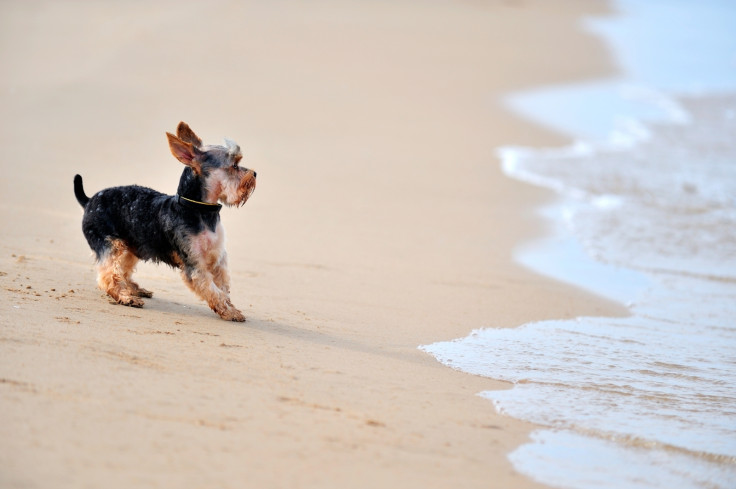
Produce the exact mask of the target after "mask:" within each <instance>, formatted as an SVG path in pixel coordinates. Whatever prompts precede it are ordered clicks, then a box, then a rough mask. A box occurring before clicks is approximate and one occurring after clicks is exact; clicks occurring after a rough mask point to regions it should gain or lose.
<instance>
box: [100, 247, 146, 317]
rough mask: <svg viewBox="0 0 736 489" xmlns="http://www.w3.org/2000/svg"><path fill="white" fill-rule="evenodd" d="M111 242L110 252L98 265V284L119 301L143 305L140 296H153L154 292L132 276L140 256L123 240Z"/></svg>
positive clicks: (134, 305)
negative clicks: (140, 284)
mask: <svg viewBox="0 0 736 489" xmlns="http://www.w3.org/2000/svg"><path fill="white" fill-rule="evenodd" d="M110 244H111V247H110V252H109V253H108V255H107V256H106V257H105V258H104V259H103V260H102V261H101V262H100V263H99V264H98V265H97V272H98V274H97V284H98V285H99V287H100V288H101V289H102V290H104V291H105V292H106V293H107V294H108V295H109V296H110V297H112V298H113V299H115V301H117V302H118V303H120V304H124V305H126V306H133V307H143V301H142V300H141V299H140V297H152V296H153V293H152V292H149V291H147V290H146V289H143V288H141V287H140V286H139V285H138V284H137V283H136V282H134V281H133V279H132V278H131V275H132V274H133V271H134V270H135V266H136V264H137V263H138V257H136V256H135V255H134V254H133V253H131V251H130V250H129V249H128V247H127V246H126V244H125V242H123V241H121V240H111V241H110Z"/></svg>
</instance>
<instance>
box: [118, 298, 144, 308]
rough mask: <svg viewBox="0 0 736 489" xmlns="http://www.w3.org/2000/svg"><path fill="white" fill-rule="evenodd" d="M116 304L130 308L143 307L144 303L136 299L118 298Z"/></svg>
mask: <svg viewBox="0 0 736 489" xmlns="http://www.w3.org/2000/svg"><path fill="white" fill-rule="evenodd" d="M118 304H122V305H124V306H130V307H143V304H145V303H144V302H143V300H142V299H139V298H138V297H132V296H128V297H120V298H119V299H118Z"/></svg>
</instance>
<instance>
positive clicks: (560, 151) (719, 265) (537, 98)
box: [420, 0, 736, 489]
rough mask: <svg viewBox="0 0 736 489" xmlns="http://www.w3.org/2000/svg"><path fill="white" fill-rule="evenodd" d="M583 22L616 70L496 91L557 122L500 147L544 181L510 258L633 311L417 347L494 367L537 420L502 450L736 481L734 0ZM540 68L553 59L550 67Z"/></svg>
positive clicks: (620, 11)
mask: <svg viewBox="0 0 736 489" xmlns="http://www.w3.org/2000/svg"><path fill="white" fill-rule="evenodd" d="M611 5H612V7H613V9H614V10H615V13H614V14H613V15H608V16H605V17H595V18H586V19H584V20H583V22H582V26H581V28H582V29H585V30H586V31H588V32H590V33H591V34H592V35H594V36H598V37H599V38H601V39H602V40H603V41H604V42H605V43H606V44H607V46H608V47H609V49H610V52H611V55H612V57H613V59H614V61H615V63H616V64H617V67H618V71H619V73H620V75H618V76H616V77H613V78H608V79H601V80H591V81H586V82H582V83H576V84H572V85H565V86H552V87H543V88H540V89H536V90H533V91H525V92H521V93H513V94H510V95H509V96H508V98H507V99H506V103H507V105H508V107H509V108H510V109H511V110H513V111H515V112H516V113H518V114H521V115H523V116H524V117H526V118H528V119H529V120H531V121H533V122H535V123H537V124H540V125H543V126H546V127H549V128H552V129H554V130H556V131H558V132H562V133H565V134H567V135H568V136H569V138H570V141H571V143H570V144H569V145H567V146H564V147H555V148H529V147H504V148H499V149H498V154H499V156H500V160H501V164H502V167H503V171H504V172H505V174H506V175H507V176H508V177H510V178H512V179H516V180H521V181H524V182H527V183H528V184H531V185H536V186H540V187H545V188H548V189H553V190H554V191H555V192H556V193H557V195H558V199H557V201H556V202H555V203H554V204H552V205H549V206H547V207H545V208H543V209H539V213H540V215H541V216H543V219H544V220H545V222H546V223H547V224H548V227H549V233H548V235H547V236H545V237H544V238H542V239H540V240H537V241H535V242H530V243H524V244H522V245H520V246H519V247H518V248H517V249H516V250H515V252H514V259H515V260H516V261H517V262H518V263H520V264H522V265H524V266H526V267H529V268H531V269H532V270H535V271H536V272H538V273H540V274H544V275H547V276H551V277H554V278H556V279H558V280H560V281H564V282H568V283H571V284H573V285H576V286H578V287H582V288H584V289H586V290H589V291H592V292H594V293H596V294H598V295H600V296H603V297H606V298H609V299H612V300H615V301H618V302H619V303H621V304H623V305H625V306H626V307H627V308H628V312H629V315H628V316H626V317H578V318H575V319H572V320H570V319H555V318H550V319H549V320H546V321H541V322H535V323H529V324H524V325H520V326H518V327H516V328H510V329H499V328H493V326H494V324H493V318H489V319H488V324H485V325H469V327H468V329H469V330H471V329H473V328H476V329H473V330H472V331H471V332H470V334H469V335H468V336H467V337H465V338H459V339H457V340H454V341H448V342H439V343H434V344H431V345H424V346H421V347H420V348H421V349H422V350H424V351H426V352H428V353H430V354H432V355H434V356H435V357H436V358H437V360H439V361H440V362H442V363H444V364H446V365H447V366H449V367H452V368H454V369H458V370H462V371H465V372H468V373H472V374H476V375H481V376H486V377H489V378H493V379H501V380H505V381H508V382H511V383H512V384H513V387H512V388H511V389H509V390H503V391H488V392H481V393H479V395H480V396H482V397H484V398H486V399H488V401H489V409H495V410H497V411H498V412H500V413H502V414H504V415H508V416H511V417H514V418H518V419H522V420H527V421H530V422H533V423H536V424H537V425H538V426H540V428H539V429H538V430H537V431H535V432H534V433H533V434H532V435H531V441H530V442H529V443H527V444H525V445H522V446H521V447H519V448H518V449H517V450H516V451H514V452H512V453H511V454H510V455H509V458H510V460H511V462H512V464H513V465H514V467H515V468H516V470H518V471H520V472H521V473H523V474H525V475H527V476H529V477H531V478H532V479H535V480H538V481H539V482H542V483H544V484H546V485H550V486H553V487H560V488H571V489H578V488H580V489H592V488H595V489H603V488H668V489H673V488H723V489H733V488H736V1H733V0H698V1H692V0H647V1H641V0H617V1H613V2H611ZM550 69H554V68H553V67H552V66H551V67H550Z"/></svg>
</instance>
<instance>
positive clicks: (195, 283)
mask: <svg viewBox="0 0 736 489" xmlns="http://www.w3.org/2000/svg"><path fill="white" fill-rule="evenodd" d="M182 277H183V279H184V283H186V284H187V286H188V287H189V288H190V289H192V291H193V292H194V293H195V294H197V295H198V296H199V297H200V298H201V299H203V300H204V301H205V302H207V305H208V306H210V309H212V310H213V311H215V313H216V314H217V315H218V316H220V317H221V318H222V319H225V320H227V321H239V322H242V321H245V316H243V313H242V312H240V311H239V310H238V309H236V308H235V306H233V304H232V302H230V297H229V295H228V293H227V292H225V291H224V290H222V289H221V288H220V287H218V285H217V283H216V282H215V275H213V274H212V273H211V272H210V271H209V270H204V271H203V270H186V269H184V270H182ZM218 280H219V279H218Z"/></svg>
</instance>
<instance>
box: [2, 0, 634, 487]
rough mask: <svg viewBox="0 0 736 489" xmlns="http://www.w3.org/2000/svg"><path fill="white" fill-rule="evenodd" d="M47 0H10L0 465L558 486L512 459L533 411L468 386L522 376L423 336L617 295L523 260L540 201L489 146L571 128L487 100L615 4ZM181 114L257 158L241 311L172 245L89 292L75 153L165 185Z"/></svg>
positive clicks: (602, 307)
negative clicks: (212, 304) (505, 170)
mask: <svg viewBox="0 0 736 489" xmlns="http://www.w3.org/2000/svg"><path fill="white" fill-rule="evenodd" d="M44 7H45V8H44V9H41V10H39V11H36V12H33V11H30V10H28V9H27V7H24V6H22V4H20V3H19V4H9V5H4V6H3V7H2V8H3V9H4V10H6V13H7V14H8V15H5V16H4V17H5V18H6V19H9V20H5V22H6V23H8V24H9V25H6V27H7V30H6V31H7V32H8V36H10V38H11V39H15V40H18V45H17V46H15V49H13V50H11V49H9V48H6V49H4V50H3V52H2V57H3V60H4V62H5V63H4V64H6V65H8V66H12V67H13V68H14V69H13V70H11V71H12V73H10V74H9V75H7V77H6V78H5V80H3V86H2V88H3V91H2V94H3V95H2V97H3V101H4V103H5V106H6V107H8V109H7V115H4V116H3V117H2V118H1V119H0V121H1V123H2V126H3V134H4V136H5V138H6V140H5V143H6V145H7V147H8V151H7V155H6V158H4V159H3V163H2V164H3V168H4V169H5V174H6V175H8V174H11V175H13V179H12V181H11V179H7V180H4V181H3V189H2V190H3V192H2V195H0V206H1V207H2V208H3V210H5V211H7V212H5V213H4V216H3V218H2V219H3V224H4V226H3V228H4V229H6V230H8V231H7V233H6V234H5V235H4V237H3V238H2V240H0V267H1V268H0V271H1V272H3V273H2V274H1V275H0V284H1V285H2V286H3V292H2V294H0V307H1V308H2V311H3V316H2V319H0V325H1V326H2V330H3V338H2V342H0V345H1V346H0V348H2V352H3V355H2V358H3V360H2V361H0V378H1V379H2V382H1V383H0V389H3V401H2V403H0V414H2V415H3V416H4V418H5V419H6V420H7V422H6V423H5V426H4V427H3V428H2V432H0V435H2V439H3V440H6V441H5V442H4V443H3V445H2V446H1V447H0V482H2V485H3V486H7V487H24V486H27V487H42V486H45V485H48V483H49V482H50V481H54V482H55V483H56V484H57V486H58V487H71V486H79V485H105V486H106V487H122V486H126V487H129V486H130V485H131V483H132V484H135V485H137V486H145V487H169V486H178V485H183V484H186V485H196V484H199V485H210V486H211V485H218V486H222V487H238V486H240V485H241V484H242V482H243V481H247V482H248V483H249V484H250V485H254V486H266V487H286V486H293V485H299V486H300V487H343V486H345V485H346V484H350V485H351V486H353V487H363V486H365V487H368V486H376V485H379V484H385V485H398V484H402V485H405V486H410V487H427V488H431V487H447V485H448V483H453V484H457V485H461V486H463V487H488V485H489V484H491V485H494V486H498V487H511V486H513V487H520V488H533V487H543V486H541V485H539V484H537V483H535V482H533V481H531V480H530V479H527V478H525V477H523V476H521V475H520V474H518V473H516V472H515V471H514V470H513V469H512V467H511V464H510V462H509V460H508V459H507V454H508V453H510V452H511V451H513V450H514V449H515V448H516V447H518V446H519V445H520V444H522V443H524V442H525V441H526V440H527V439H528V436H529V433H530V432H531V431H532V429H533V426H532V425H530V424H527V423H524V422H520V421H517V420H514V419H511V418H508V417H503V416H500V415H498V414H496V413H495V411H494V409H493V406H492V405H491V404H490V403H489V402H488V401H486V400H484V399H482V398H480V397H478V396H476V394H477V393H479V392H482V391H487V390H494V389H504V388H507V387H508V384H506V383H504V382H500V381H493V380H490V379H486V378H480V377H474V376H471V375H467V374H463V373H460V372H456V371H453V370H452V369H448V368H446V367H444V366H443V365H441V364H440V363H439V362H437V361H435V360H434V358H432V357H431V356H429V355H427V354H425V353H422V352H420V351H418V350H417V346H418V345H422V344H429V343H431V342H436V341H441V340H443V339H452V338H457V337H461V336H464V335H467V333H468V332H469V331H470V330H472V329H474V328H477V327H484V326H487V325H488V323H489V322H492V323H493V324H494V325H497V326H500V327H513V326H517V325H520V324H523V323H527V322H531V321H535V320H541V319H547V318H550V317H555V318H559V317H563V318H564V317H574V316H578V315H615V314H620V313H621V308H620V307H619V306H618V305H616V304H614V303H612V302H607V301H605V300H603V299H600V298H597V297H595V296H592V295H590V294H588V293H586V292H584V291H582V290H579V289H575V288H573V287H571V286H566V285H564V284H560V283H558V282H555V281H553V280H551V279H547V278H543V277H539V276H537V275H535V274H534V273H533V272H530V271H528V270H526V269H524V268H522V267H521V266H519V265H517V264H515V263H514V262H513V261H512V258H511V252H512V250H513V249H514V248H515V247H516V246H517V245H518V244H519V243H522V242H527V241H528V240H529V239H531V238H533V237H534V236H537V237H538V236H540V235H542V234H543V229H541V227H542V224H541V219H540V218H538V217H536V216H535V215H534V209H536V208H538V206H539V205H540V204H541V203H543V202H545V201H549V200H550V199H552V198H553V197H552V194H551V192H547V191H544V190H540V189H537V188H533V187H531V186H528V185H526V184H522V183H519V182H514V181H512V180H509V179H507V178H506V177H504V176H503V174H502V172H501V168H500V164H499V163H498V161H497V159H496V157H495V156H493V152H494V151H495V148H496V147H498V146H501V145H524V146H544V147H547V146H551V145H555V144H563V143H564V142H565V140H564V138H563V137H562V136H559V135H555V134H553V133H550V132H547V131H545V130H544V129H542V128H539V127H535V126H533V125H531V124H530V123H527V122H524V121H522V120H520V119H518V118H516V117H515V116H513V115H512V114H510V113H509V112H507V111H506V109H504V107H502V104H501V103H500V99H499V96H500V94H502V93H508V92H510V91H511V90H519V89H522V88H526V87H529V86H534V85H540V86H541V85H547V84H551V83H557V82H560V81H570V80H575V79H582V78H595V77H599V76H602V75H605V74H607V73H610V70H611V68H610V66H609V61H608V60H607V58H606V57H605V56H606V52H605V49H604V48H603V47H602V45H600V43H598V42H597V41H596V40H595V39H594V38H592V36H589V35H586V34H584V33H583V32H581V30H580V28H579V19H580V17H581V16H582V15H588V14H592V13H596V14H599V13H603V12H605V4H603V3H600V4H599V3H596V4H593V5H589V4H587V3H586V4H582V3H580V2H575V1H569V2H564V3H562V4H558V5H555V6H547V5H545V3H544V2H542V1H539V2H530V3H525V4H523V5H521V6H514V5H506V4H503V5H492V6H490V7H488V8H483V7H482V6H479V5H462V6H456V5H449V4H442V3H438V4H432V5H430V6H427V7H426V8H424V9H416V8H413V7H412V6H410V5H404V4H400V5H394V6H389V5H368V4H351V5H350V6H345V4H333V3H332V2H326V3H320V4H317V5H316V6H312V8H306V7H304V6H301V5H299V4H294V5H291V6H290V8H281V7H279V9H276V10H272V8H271V7H268V6H262V5H258V4H253V5H251V4H248V5H244V6H240V7H237V8H236V7H232V6H225V5H220V6H218V8H216V9H215V10H221V11H225V10H226V7H227V8H230V9H235V10H232V11H229V12H228V13H229V14H230V15H228V16H225V17H224V18H222V17H212V18H210V17H207V16H203V14H204V12H203V11H201V9H199V8H197V7H195V6H186V7H181V8H178V9H176V11H175V12H171V11H169V10H167V9H166V8H164V7H162V6H161V5H154V6H150V7H148V10H147V11H146V12H145V14H146V15H143V16H141V12H140V9H131V8H127V7H122V11H121V7H120V6H119V5H117V4H115V3H112V2H111V3H110V4H99V5H97V6H96V7H94V8H89V9H87V8H86V7H85V6H83V5H80V6H76V7H72V6H66V7H65V8H64V9H63V12H60V11H59V10H58V7H54V6H53V4H49V5H45V6H44ZM282 7H283V6H282ZM584 8H588V9H591V10H588V11H586V10H583V9H584ZM74 9H78V11H75V10H74ZM593 9H594V12H593V11H592V10H593ZM277 10H278V11H277ZM208 11H209V10H208ZM39 12H40V13H39ZM113 18H114V19H116V20H115V21H111V20H110V19H113ZM95 20H98V21H102V20H104V21H105V22H100V23H99V24H95V22H94V21H95ZM98 25H99V26H100V27H98ZM181 25H186V26H194V25H197V26H200V27H201V29H202V30H201V32H202V34H201V35H202V36H203V38H202V39H195V40H194V41H195V42H193V43H192V46H191V50H192V51H191V52H188V53H187V55H186V56H184V55H182V54H181V51H176V50H175V48H176V47H177V46H178V44H177V41H178V36H179V33H180V29H181ZM576 25H577V26H578V27H577V30H575V29H574V27H575V26H576ZM131 26H132V27H134V28H132V29H131V28H130V27H131ZM40 32H43V33H44V35H45V36H46V39H53V41H54V42H51V43H49V42H46V43H45V44H54V45H55V49H58V50H59V51H61V52H63V53H65V54H64V55H63V56H61V57H59V55H58V52H57V51H55V50H51V49H50V48H48V47H47V46H45V45H40V44H38V45H37V44H34V42H33V41H31V40H27V41H26V42H20V40H21V39H24V38H23V36H24V35H26V33H27V34H28V35H30V36H31V39H32V38H33V34H34V33H40ZM69 32H74V33H75V36H72V37H69V36H68V33H69ZM224 34H228V36H229V37H228V36H225V35H224ZM223 37H224V38H229V39H231V41H229V42H225V41H224V39H222V38H223ZM204 39H208V40H209V41H208V42H205V41H204ZM499 39H503V40H504V41H503V42H501V41H499ZM91 41H95V42H92V43H91V44H90V42H91ZM8 45H9V44H8ZM172 52H176V53H177V55H173V56H172V55H171V54H170V53H172ZM555 53H556V58H555V59H556V61H558V63H556V64H555V65H554V66H555V69H550V68H549V66H552V65H551V63H549V60H548V58H546V57H545V56H550V55H552V54H555ZM573 53H574V54H576V55H575V56H574V55H573ZM192 58H194V59H196V60H197V62H198V64H197V66H198V68H200V69H201V70H202V71H201V73H200V72H196V73H195V74H194V75H192V68H191V66H192ZM232 59H237V60H240V62H239V63H237V64H230V63H228V62H229V61H231V60H232ZM477 60H487V61H484V63H486V64H483V65H480V66H479V64H478V63H477ZM547 63H549V64H547ZM69 67H71V68H69ZM210 74H214V75H213V76H210ZM217 75H219V77H220V78H218V76H217ZM180 119H184V120H186V121H187V122H188V123H190V124H191V125H192V127H193V129H194V130H195V131H197V132H198V134H199V135H200V136H202V137H203V139H204V140H205V142H218V141H220V140H221V139H222V137H224V136H227V137H231V138H233V139H235V140H236V141H237V142H238V143H239V144H240V145H241V147H242V148H243V149H244V155H245V159H244V161H247V162H248V163H247V164H248V165H249V166H252V167H253V168H254V169H256V170H257V171H258V173H259V187H258V190H257V191H256V193H255V194H254V196H253V198H252V199H251V201H250V202H249V203H248V204H247V205H246V206H245V207H244V208H242V209H240V210H231V209H226V210H224V211H223V213H222V218H223V222H224V226H225V229H226V233H227V249H228V253H229V258H230V270H231V274H232V282H233V287H232V289H233V302H234V303H235V304H236V305H238V306H239V307H241V308H242V309H243V312H244V313H245V314H246V316H248V322H247V323H245V325H244V326H243V325H236V324H230V323H226V322H224V321H221V320H219V319H217V318H216V317H215V316H214V314H212V312H211V311H209V309H207V308H206V306H204V305H203V304H201V303H199V302H198V301H197V300H196V298H195V297H194V296H193V295H192V294H191V293H190V292H189V291H188V290H187V289H186V287H184V285H183V284H182V283H181V281H180V279H179V277H178V275H177V274H176V273H175V272H173V271H172V270H170V269H167V268H165V267H160V266H159V267H155V266H152V265H148V264H142V265H140V266H139V267H138V272H137V274H136V277H137V278H138V279H139V282H140V283H141V285H142V286H144V287H146V288H148V289H151V290H153V291H154V294H155V295H154V298H153V299H150V300H148V301H147V303H146V306H145V307H144V308H143V309H142V310H138V309H128V308H124V307H122V306H113V305H110V304H109V303H108V302H107V300H106V299H105V298H104V297H102V295H101V293H100V292H99V291H98V290H97V289H96V288H95V283H94V271H93V267H92V261H91V259H90V258H89V252H88V248H87V245H86V243H85V242H84V239H83V237H82V234H81V232H80V230H79V222H80V219H81V211H80V209H79V207H78V206H77V204H76V202H74V198H73V194H72V185H71V178H72V176H73V175H74V173H76V172H79V173H80V174H82V175H83V177H84V178H85V188H86V189H87V192H88V194H90V195H91V194H92V193H94V192H96V191H98V190H100V189H102V188H104V187H108V186H112V185H121V184H128V183H138V184H141V185H146V186H150V187H153V188H156V189H157V190H161V191H165V192H167V193H172V192H173V190H174V188H175V183H176V181H177V180H178V174H179V171H180V168H179V167H178V166H177V165H178V163H176V162H175V161H174V160H173V159H172V158H171V157H170V156H169V155H168V151H167V148H166V146H165V138H164V131H166V130H169V131H170V130H172V129H173V128H174V127H175V125H176V123H177V122H178V121H179V120H180ZM39 135H40V136H39ZM38 137H40V138H41V141H42V144H40V145H39V144H34V142H35V141H36V140H37V138H38ZM79 148H84V149H85V151H80V150H79ZM36 162H38V163H37V164H40V165H42V168H43V173H44V177H45V178H44V179H42V180H41V181H39V178H38V171H37V166H34V163H36ZM65 182H68V184H66V183H65ZM30 188H34V189H36V190H37V192H38V194H40V195H45V196H49V199H48V201H45V200H42V199H34V200H33V201H32V202H28V203H27V204H25V203H24V204H19V203H21V202H24V200H25V197H26V195H27V193H28V189H30ZM52 203H53V204H52ZM459 216H461V218H460V217H459ZM39 461H41V462H42V463H39Z"/></svg>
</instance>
